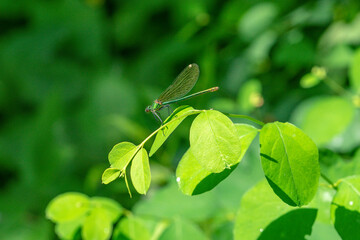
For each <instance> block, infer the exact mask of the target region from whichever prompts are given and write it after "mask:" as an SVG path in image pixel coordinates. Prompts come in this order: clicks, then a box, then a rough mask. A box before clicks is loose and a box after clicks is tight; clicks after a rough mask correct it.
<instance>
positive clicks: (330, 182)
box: [320, 172, 337, 189]
mask: <svg viewBox="0 0 360 240" xmlns="http://www.w3.org/2000/svg"><path fill="white" fill-rule="evenodd" d="M320 175H321V177H322V178H323V179H324V180H325V181H326V182H327V183H329V184H330V185H331V187H332V188H334V189H337V187H336V185H335V183H333V181H331V180H330V178H328V177H327V176H326V175H325V174H324V173H322V172H320Z"/></svg>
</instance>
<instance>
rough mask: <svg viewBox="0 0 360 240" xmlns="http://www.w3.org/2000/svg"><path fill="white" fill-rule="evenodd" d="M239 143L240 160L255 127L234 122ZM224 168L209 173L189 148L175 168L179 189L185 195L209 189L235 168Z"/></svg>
mask: <svg viewBox="0 0 360 240" xmlns="http://www.w3.org/2000/svg"><path fill="white" fill-rule="evenodd" d="M235 127H236V130H237V133H238V136H239V141H240V143H241V154H240V157H239V159H238V162H240V161H241V159H242V158H243V156H244V155H245V153H246V150H247V149H248V148H249V146H250V144H251V142H252V141H253V139H254V138H255V136H256V135H257V131H258V130H257V129H256V128H255V127H253V126H250V125H247V124H235ZM236 166H237V165H236V164H235V165H233V166H232V167H231V168H230V169H225V170H223V171H222V172H220V173H211V172H210V171H208V170H206V169H205V168H203V167H202V166H201V165H200V164H199V162H198V161H197V160H196V159H195V157H194V156H193V154H192V151H191V148H190V149H189V150H188V151H187V152H186V153H185V154H184V156H183V157H182V159H181V161H180V162H179V165H178V167H177V169H176V176H177V182H178V185H179V188H180V190H181V191H182V192H183V193H184V194H187V195H196V194H201V193H203V192H206V191H209V190H211V189H212V188H214V187H215V186H216V185H217V184H219V183H220V182H221V181H222V180H223V179H225V178H226V177H227V176H228V175H229V174H230V173H231V172H232V171H233V170H234V169H235V168H236Z"/></svg>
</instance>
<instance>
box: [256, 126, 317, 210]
mask: <svg viewBox="0 0 360 240" xmlns="http://www.w3.org/2000/svg"><path fill="white" fill-rule="evenodd" d="M260 155H261V164H262V167H263V170H264V173H265V176H266V178H267V180H268V182H269V184H270V186H271V187H272V188H273V190H274V192H275V193H276V194H277V195H278V196H279V197H280V198H281V199H282V200H283V201H284V202H286V203H287V204H289V205H292V206H294V205H296V206H302V205H305V204H307V203H309V202H310V201H311V199H312V198H313V197H314V195H315V193H316V190H317V188H318V183H319V176H320V167H319V162H318V149H317V147H316V145H315V143H314V142H313V141H312V140H311V139H310V138H309V137H308V136H307V135H306V134H305V133H303V132H302V131H301V130H300V129H298V128H297V127H295V126H294V125H292V124H290V123H280V122H274V123H268V124H266V125H265V126H264V127H263V128H262V129H261V132H260Z"/></svg>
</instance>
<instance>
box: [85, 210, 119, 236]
mask: <svg viewBox="0 0 360 240" xmlns="http://www.w3.org/2000/svg"><path fill="white" fill-rule="evenodd" d="M111 232H112V222H111V219H110V218H109V216H108V214H107V213H106V211H105V210H104V209H101V208H94V209H93V210H92V211H91V213H90V215H88V216H87V217H86V219H85V221H84V225H83V228H82V231H81V235H82V237H83V239H84V240H106V239H110V236H111Z"/></svg>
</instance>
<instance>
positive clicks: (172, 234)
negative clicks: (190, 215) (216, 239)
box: [159, 218, 207, 240]
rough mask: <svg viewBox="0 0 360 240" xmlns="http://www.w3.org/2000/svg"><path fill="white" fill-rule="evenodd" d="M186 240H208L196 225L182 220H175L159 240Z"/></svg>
mask: <svg viewBox="0 0 360 240" xmlns="http://www.w3.org/2000/svg"><path fill="white" fill-rule="evenodd" d="M167 239H172V240H186V239H196V240H202V239H204V240H205V239H207V237H206V236H205V234H204V233H203V232H202V231H201V229H200V228H199V227H198V226H197V225H196V224H194V223H191V222H189V221H186V220H185V219H182V218H175V220H174V221H173V222H172V223H171V224H170V226H169V227H168V228H167V229H165V231H164V232H163V234H162V235H161V236H160V238H159V240H167Z"/></svg>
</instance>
